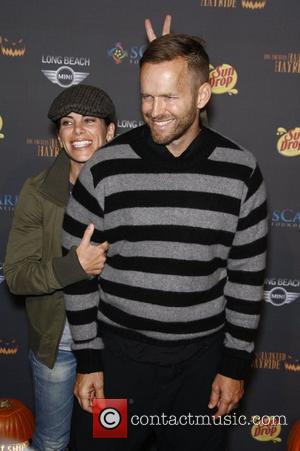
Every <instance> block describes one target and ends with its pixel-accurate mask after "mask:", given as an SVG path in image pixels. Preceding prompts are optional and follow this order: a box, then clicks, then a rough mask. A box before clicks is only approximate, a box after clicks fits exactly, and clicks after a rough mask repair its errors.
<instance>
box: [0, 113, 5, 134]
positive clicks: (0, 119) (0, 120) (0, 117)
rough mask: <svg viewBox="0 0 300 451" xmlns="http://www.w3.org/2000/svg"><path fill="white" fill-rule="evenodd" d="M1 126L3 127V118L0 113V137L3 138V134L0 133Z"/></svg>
mask: <svg viewBox="0 0 300 451" xmlns="http://www.w3.org/2000/svg"><path fill="white" fill-rule="evenodd" d="M2 128H3V119H2V116H1V115H0V139H3V138H4V134H3V133H1V130H2Z"/></svg>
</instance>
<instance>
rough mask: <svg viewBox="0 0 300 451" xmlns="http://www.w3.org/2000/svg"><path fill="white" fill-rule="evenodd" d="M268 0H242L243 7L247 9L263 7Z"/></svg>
mask: <svg viewBox="0 0 300 451" xmlns="http://www.w3.org/2000/svg"><path fill="white" fill-rule="evenodd" d="M266 3H267V0H260V1H259V0H255V1H254V0H242V7H243V8H246V9H263V8H264V7H265V6H266Z"/></svg>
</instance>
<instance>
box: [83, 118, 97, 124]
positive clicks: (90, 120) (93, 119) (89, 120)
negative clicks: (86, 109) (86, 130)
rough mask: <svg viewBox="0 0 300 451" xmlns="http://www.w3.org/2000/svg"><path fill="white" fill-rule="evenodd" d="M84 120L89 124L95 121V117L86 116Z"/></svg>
mask: <svg viewBox="0 0 300 451" xmlns="http://www.w3.org/2000/svg"><path fill="white" fill-rule="evenodd" d="M84 122H86V123H88V124H91V123H93V122H96V118H94V117H86V118H85V119H84Z"/></svg>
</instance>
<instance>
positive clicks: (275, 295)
mask: <svg viewBox="0 0 300 451" xmlns="http://www.w3.org/2000/svg"><path fill="white" fill-rule="evenodd" d="M299 297H300V293H292V292H288V291H286V290H285V289H284V288H282V287H276V288H272V290H270V291H265V301H266V302H270V304H272V305H275V307H281V306H282V305H284V304H290V303H291V302H294V301H295V300H296V299H298V298H299Z"/></svg>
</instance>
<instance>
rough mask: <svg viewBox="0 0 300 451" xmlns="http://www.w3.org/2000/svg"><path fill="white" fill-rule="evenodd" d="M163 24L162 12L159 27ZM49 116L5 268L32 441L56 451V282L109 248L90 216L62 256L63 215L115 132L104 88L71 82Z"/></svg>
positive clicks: (70, 371) (87, 269)
mask: <svg viewBox="0 0 300 451" xmlns="http://www.w3.org/2000/svg"><path fill="white" fill-rule="evenodd" d="M170 24H171V16H166V18H165V21H164V25H163V31H162V33H163V34H167V33H169V31H170ZM145 28H146V33H147V36H148V39H149V41H152V40H153V39H155V38H156V36H155V34H154V32H153V29H152V25H151V22H150V21H149V19H146V21H145ZM48 117H49V119H51V120H52V121H53V122H54V123H55V124H56V125H57V130H58V140H59V143H60V145H61V148H62V150H61V152H60V153H59V155H58V157H57V158H56V159H55V161H54V163H53V165H52V166H51V167H50V168H49V169H47V170H45V171H43V172H42V173H40V174H38V175H36V176H33V177H30V178H29V179H28V180H27V181H26V182H25V184H24V186H23V188H22V190H21V193H20V196H19V201H18V205H17V208H16V210H15V215H14V220H13V224H12V228H11V231H10V235H9V239H8V244H7V253H6V259H5V265H4V271H5V276H6V280H7V284H8V286H9V288H10V291H11V292H12V293H14V294H21V295H25V296H26V311H27V317H28V324H29V325H28V329H29V346H30V352H29V359H30V363H31V367H32V374H33V383H34V395H35V416H36V428H35V433H34V437H33V443H32V447H33V448H34V449H36V450H39V451H50V450H53V451H54V450H55V451H62V450H65V449H66V448H67V446H68V442H69V434H70V422H71V415H72V407H73V385H74V382H75V377H76V361H75V357H74V356H73V353H72V352H71V335H70V331H69V326H68V322H67V320H66V315H65V309H64V299H63V291H62V289H63V288H64V287H65V286H67V285H70V284H73V283H76V282H79V281H81V280H84V279H88V278H89V277H91V276H96V275H98V274H100V272H101V270H102V268H103V265H104V263H105V258H106V250H107V248H108V243H102V244H101V245H98V246H93V245H92V244H91V243H90V239H91V236H92V234H93V229H94V228H93V225H92V224H90V225H89V226H88V227H87V229H86V230H85V232H84V235H83V238H82V240H81V242H80V244H79V246H78V247H77V248H73V249H71V251H70V252H69V253H68V254H67V255H65V256H62V251H61V232H62V221H63V217H64V211H65V207H66V205H67V202H68V198H69V194H70V191H71V189H72V186H73V185H74V183H75V181H76V179H77V177H78V175H79V172H80V170H81V168H82V166H83V165H84V163H85V162H86V161H88V160H89V159H90V158H91V156H92V155H93V154H94V152H95V151H96V150H97V149H98V148H100V147H101V146H103V145H104V144H105V143H106V142H108V141H110V140H111V139H112V138H113V136H114V133H115V108H114V105H113V103H112V100H111V99H110V97H109V96H108V95H107V94H106V93H105V92H104V91H103V90H101V89H99V88H96V87H94V86H88V85H76V86H72V87H70V88H68V89H65V90H64V91H62V92H61V93H60V94H59V95H58V96H57V97H56V98H55V99H54V101H53V102H52V105H51V107H50V109H49V113H48Z"/></svg>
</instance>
